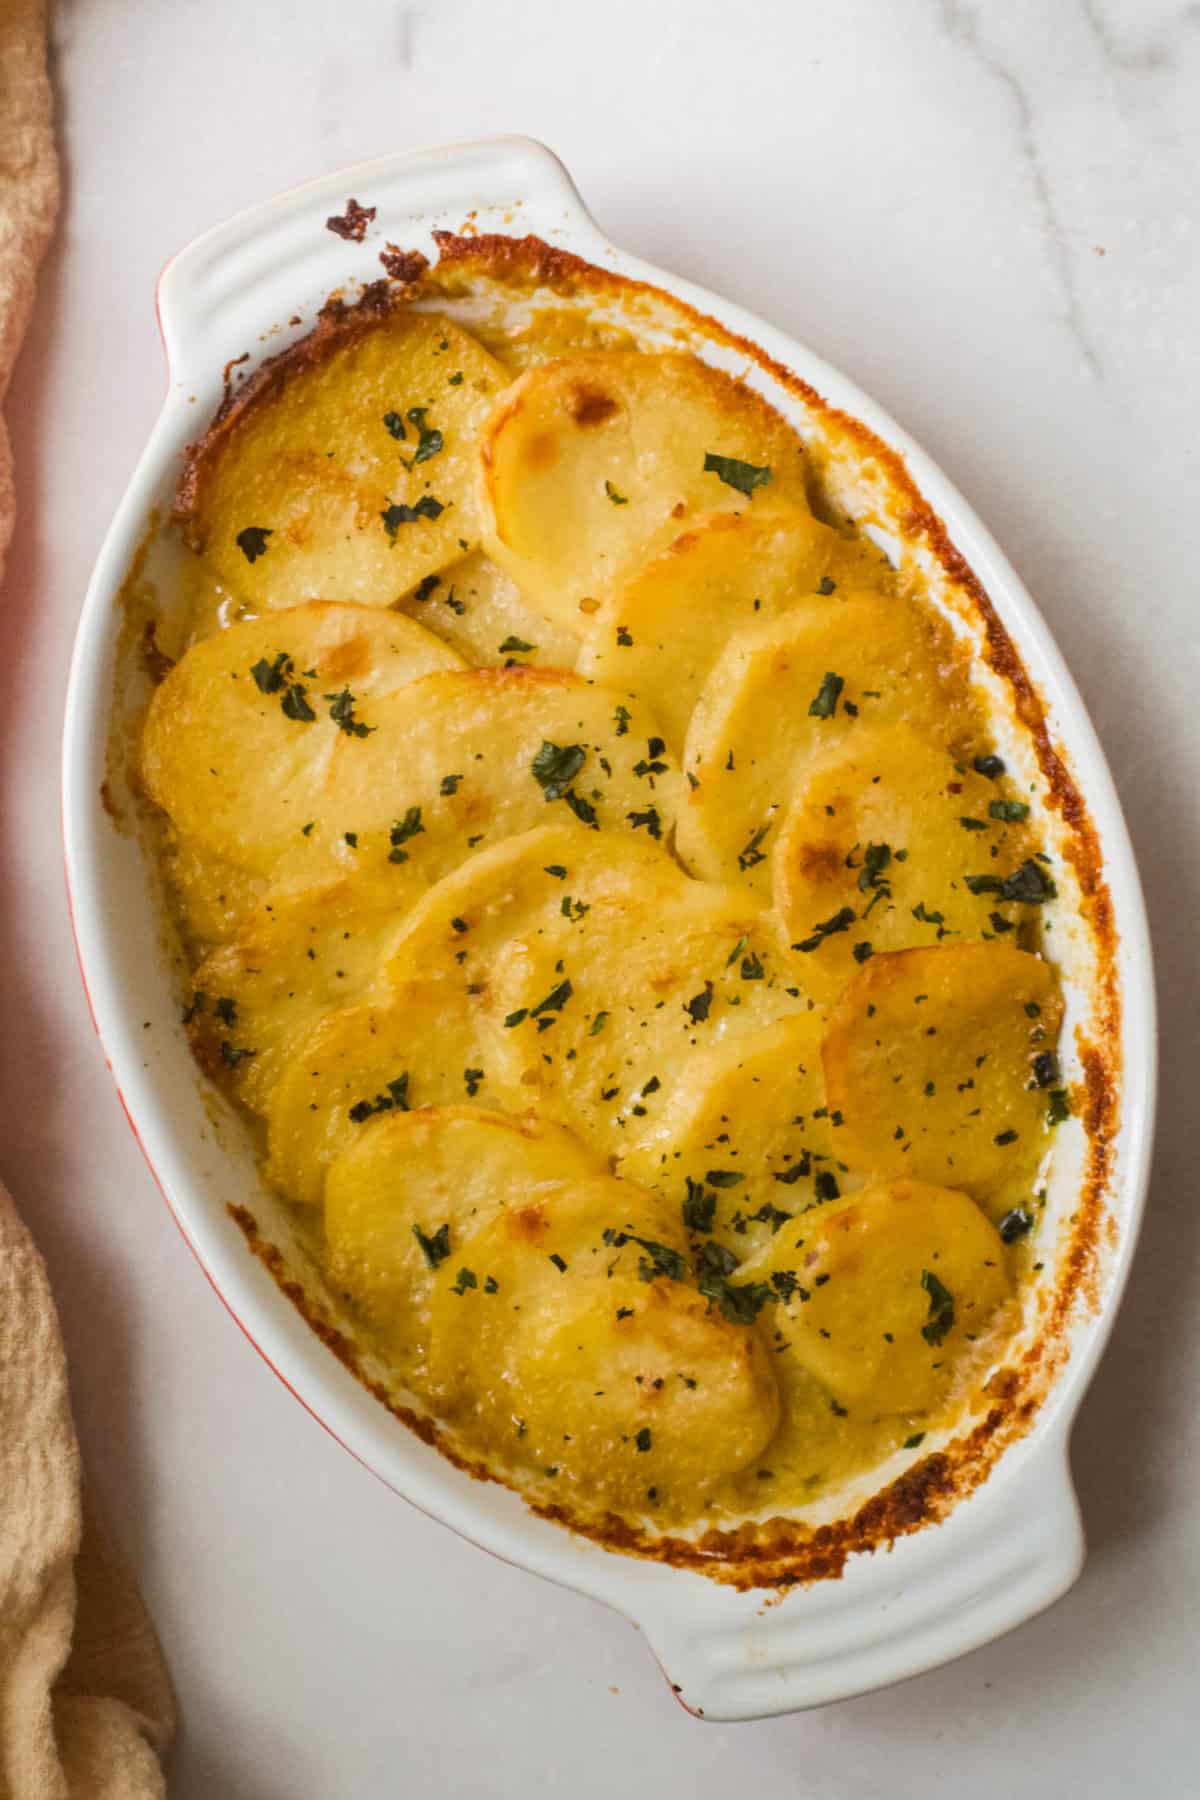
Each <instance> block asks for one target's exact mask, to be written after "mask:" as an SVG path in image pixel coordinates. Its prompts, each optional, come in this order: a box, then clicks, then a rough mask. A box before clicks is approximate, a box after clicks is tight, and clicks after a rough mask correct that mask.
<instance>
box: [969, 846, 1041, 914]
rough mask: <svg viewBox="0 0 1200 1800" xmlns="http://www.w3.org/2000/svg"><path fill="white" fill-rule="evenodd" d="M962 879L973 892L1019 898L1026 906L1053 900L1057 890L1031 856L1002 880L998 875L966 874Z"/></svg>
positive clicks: (1006, 898)
mask: <svg viewBox="0 0 1200 1800" xmlns="http://www.w3.org/2000/svg"><path fill="white" fill-rule="evenodd" d="M964 879H965V881H966V884H967V886H968V888H969V889H970V891H971V892H972V893H973V894H999V896H1000V898H1001V899H1002V900H1020V901H1022V902H1024V904H1025V905H1026V906H1040V905H1041V904H1042V903H1043V901H1046V900H1053V898H1054V896H1055V895H1056V894H1057V892H1058V889H1057V888H1056V887H1055V885H1054V883H1053V881H1052V880H1051V879H1050V877H1049V875H1047V874H1046V872H1045V870H1044V869H1043V868H1042V867H1041V865H1040V863H1036V862H1034V860H1033V858H1032V857H1030V858H1027V860H1026V861H1025V862H1023V863H1022V864H1021V866H1020V868H1019V869H1014V870H1013V872H1012V874H1011V875H1006V876H1005V877H1004V879H1003V880H1001V879H1000V877H999V876H998V875H967V876H966V877H964Z"/></svg>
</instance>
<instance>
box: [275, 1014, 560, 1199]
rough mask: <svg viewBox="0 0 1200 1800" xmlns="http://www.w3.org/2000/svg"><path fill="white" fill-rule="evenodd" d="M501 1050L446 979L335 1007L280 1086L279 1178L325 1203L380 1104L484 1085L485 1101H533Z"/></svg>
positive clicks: (460, 1095) (518, 1104)
mask: <svg viewBox="0 0 1200 1800" xmlns="http://www.w3.org/2000/svg"><path fill="white" fill-rule="evenodd" d="M493 1051H494V1045H493V1041H492V1034H491V1032H490V1029H489V1026H488V1022H487V1019H486V1017H485V1015H484V1013H483V1011H482V1009H481V1008H479V1007H477V1006H473V1005H472V1003H471V1000H470V998H469V997H468V996H466V995H459V994H453V993H451V992H450V991H449V990H448V989H447V987H446V984H445V983H444V982H438V981H424V982H422V981H408V982H401V983H399V984H398V985H397V987H396V988H395V990H394V992H393V993H392V995H391V997H390V999H389V1000H388V1002H387V1003H386V1004H383V1003H380V1004H377V1005H368V1004H364V1005H361V1006H350V1007H346V1008H345V1009H344V1010H343V1011H341V1012H336V1013H329V1014H328V1015H327V1016H326V1017H325V1018H324V1019H322V1020H321V1022H320V1024H319V1025H317V1026H316V1028H315V1030H314V1031H313V1032H312V1033H311V1034H310V1036H309V1038H308V1039H307V1041H306V1042H305V1043H304V1044H302V1045H301V1046H300V1048H299V1049H298V1050H296V1052H295V1053H294V1055H293V1056H292V1058H291V1060H290V1061H289V1062H288V1063H287V1064H286V1066H285V1067H284V1070H283V1073H282V1075H281V1076H280V1077H279V1079H278V1081H277V1082H276V1083H275V1086H274V1089H273V1090H272V1093H271V1099H270V1104H269V1106H268V1109H267V1126H268V1131H267V1147H268V1164H267V1172H268V1174H269V1175H270V1177H271V1180H272V1181H273V1182H274V1183H275V1185H276V1186H277V1187H278V1188H279V1189H280V1191H281V1192H282V1193H284V1194H286V1195H287V1197H288V1198H289V1199H290V1200H296V1201H299V1202H300V1203H301V1204H303V1205H308V1206H315V1205H316V1204H317V1203H318V1202H319V1200H320V1199H321V1195H322V1191H323V1189H324V1184H325V1171H326V1169H327V1168H328V1166H329V1164H330V1163H331V1162H332V1161H333V1159H334V1158H335V1157H336V1156H339V1155H340V1154H341V1152H342V1151H343V1150H345V1149H346V1148H347V1147H348V1146H349V1145H350V1144H352V1143H353V1142H354V1139H355V1137H356V1136H357V1135H358V1133H359V1132H360V1131H361V1129H362V1127H363V1125H364V1124H365V1123H366V1122H367V1120H369V1119H372V1118H374V1117H376V1116H377V1115H378V1114H380V1113H387V1112H403V1111H404V1109H405V1108H406V1107H409V1106H411V1107H420V1106H449V1105H453V1104H454V1103H455V1102H456V1101H457V1102H464V1101H466V1100H473V1099H474V1098H475V1097H476V1095H478V1097H479V1104H480V1105H481V1106H487V1105H489V1104H490V1105H493V1106H495V1105H500V1106H501V1107H503V1108H504V1109H505V1110H508V1111H515V1110H519V1109H520V1108H522V1107H525V1106H526V1105H527V1104H528V1098H527V1096H524V1095H522V1093H521V1092H520V1090H519V1089H518V1090H517V1091H516V1093H515V1094H514V1093H512V1091H511V1090H510V1089H509V1088H508V1087H507V1086H506V1085H505V1084H504V1083H503V1081H502V1080H501V1079H500V1071H499V1069H498V1067H497V1065H496V1059H495V1056H494V1054H493ZM514 1101H515V1105H513V1104H512V1103H513V1102H514Z"/></svg>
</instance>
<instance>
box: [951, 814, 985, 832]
mask: <svg viewBox="0 0 1200 1800" xmlns="http://www.w3.org/2000/svg"><path fill="white" fill-rule="evenodd" d="M958 822H959V824H960V825H961V826H962V828H963V830H964V831H986V830H987V820H986V819H972V818H969V817H964V818H961V819H960V820H959V821H958Z"/></svg>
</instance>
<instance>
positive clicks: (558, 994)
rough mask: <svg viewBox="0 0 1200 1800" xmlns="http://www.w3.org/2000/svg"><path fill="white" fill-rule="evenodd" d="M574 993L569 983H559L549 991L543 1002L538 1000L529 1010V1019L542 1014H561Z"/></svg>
mask: <svg viewBox="0 0 1200 1800" xmlns="http://www.w3.org/2000/svg"><path fill="white" fill-rule="evenodd" d="M574 991H575V990H574V989H573V988H572V986H571V983H570V982H569V981H560V982H559V984H558V986H557V987H554V988H551V989H550V992H549V993H548V994H547V995H546V997H545V999H544V1000H539V1001H538V1003H537V1005H536V1006H531V1007H530V1008H529V1017H530V1018H531V1019H536V1018H539V1017H540V1016H541V1014H543V1013H550V1012H561V1011H562V1009H563V1007H564V1006H565V1005H566V1004H567V1001H568V1000H569V999H570V998H571V995H572V994H573V993H574Z"/></svg>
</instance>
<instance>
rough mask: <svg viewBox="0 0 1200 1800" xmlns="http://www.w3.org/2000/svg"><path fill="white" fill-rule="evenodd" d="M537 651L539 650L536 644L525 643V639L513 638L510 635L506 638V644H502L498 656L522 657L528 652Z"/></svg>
mask: <svg viewBox="0 0 1200 1800" xmlns="http://www.w3.org/2000/svg"><path fill="white" fill-rule="evenodd" d="M536 649H537V645H536V644H527V643H526V642H525V639H524V638H519V637H513V636H512V635H511V634H510V635H509V636H508V637H506V638H505V640H504V642H503V643H502V644H501V646H500V649H499V652H498V654H499V655H500V656H509V655H513V656H521V655H524V653H525V652H526V651H527V650H536Z"/></svg>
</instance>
